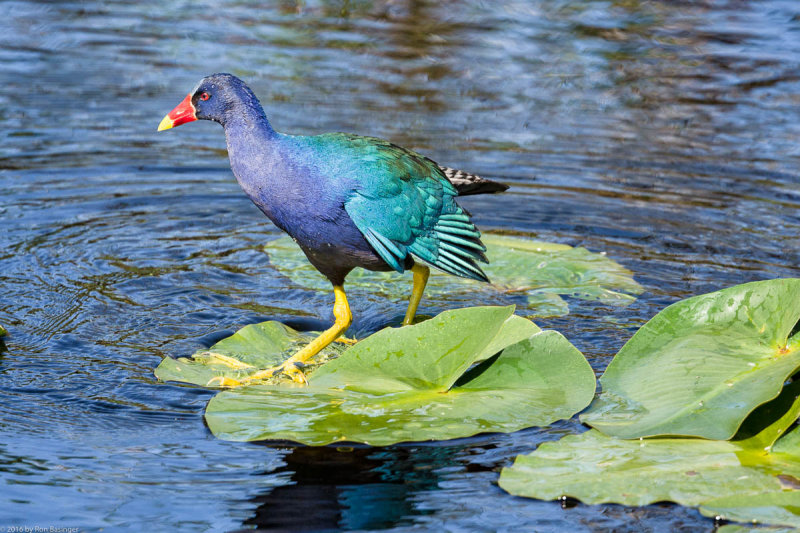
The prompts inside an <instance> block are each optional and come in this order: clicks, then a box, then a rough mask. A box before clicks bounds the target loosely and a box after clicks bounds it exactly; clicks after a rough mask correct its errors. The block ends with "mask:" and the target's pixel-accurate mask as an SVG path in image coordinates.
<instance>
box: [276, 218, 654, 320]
mask: <svg viewBox="0 0 800 533" xmlns="http://www.w3.org/2000/svg"><path fill="white" fill-rule="evenodd" d="M482 240H483V242H484V243H485V244H486V247H487V252H486V253H487V255H488V257H489V259H490V261H491V263H490V264H489V265H486V266H484V267H483V269H484V271H485V272H486V274H487V275H488V276H489V279H491V281H492V285H486V284H481V283H476V282H473V281H470V280H465V279H463V278H458V277H455V276H450V275H447V274H442V273H439V272H438V271H436V270H435V269H433V270H432V274H433V275H432V276H431V278H430V280H429V282H428V287H427V288H426V290H425V296H426V299H429V300H434V301H435V300H437V299H443V302H442V303H443V304H444V303H446V300H445V298H450V299H452V298H453V297H458V296H462V297H465V298H466V297H470V296H471V295H473V294H474V293H475V292H482V293H484V294H485V295H486V297H487V298H488V297H490V296H493V297H494V298H498V297H500V298H502V297H505V296H508V295H523V296H524V297H525V301H526V304H527V308H528V310H529V314H530V315H535V316H560V315H565V314H567V313H568V312H569V307H568V306H567V304H566V302H565V301H564V300H563V299H562V298H561V295H566V296H570V297H574V298H580V299H584V300H600V301H603V302H605V303H609V304H615V305H627V304H628V303H630V302H631V301H633V300H634V296H632V295H636V294H639V293H641V292H642V287H641V285H639V284H638V283H636V281H634V280H633V275H632V274H631V272H630V271H629V270H627V269H626V268H624V267H622V266H621V265H619V264H618V263H616V262H615V261H613V260H611V259H609V258H608V257H606V256H605V255H603V254H598V253H593V252H590V251H588V250H586V249H585V248H573V247H571V246H567V245H565V244H553V243H546V242H538V241H531V240H528V239H524V238H521V237H510V236H502V235H493V234H484V236H483V237H482ZM265 249H266V251H267V253H268V254H269V256H270V262H271V263H272V264H273V265H274V266H275V268H276V269H278V271H279V272H281V273H282V274H284V275H285V276H287V277H289V278H290V279H291V280H292V281H293V282H295V283H297V284H298V285H301V286H303V287H308V288H312V289H316V290H319V291H329V290H330V284H328V283H327V281H326V280H325V279H324V278H323V277H322V276H321V275H320V274H319V273H318V272H317V271H316V269H314V267H313V266H311V264H310V263H309V262H308V260H307V259H306V257H305V256H304V255H303V253H302V251H301V250H300V248H299V247H298V246H297V245H296V244H295V243H294V241H292V239H291V238H289V237H281V238H279V239H276V240H274V241H270V242H269V243H268V244H267V245H266V246H265ZM347 286H348V289H349V290H359V289H363V290H365V291H368V292H370V293H374V292H378V293H381V296H382V297H383V298H387V297H388V298H392V299H396V300H405V299H406V298H407V297H408V294H409V291H410V288H409V285H408V284H407V283H403V280H402V278H400V277H399V276H398V275H397V274H396V273H394V272H369V271H367V270H363V269H356V270H354V271H352V272H351V273H350V275H348V277H347ZM498 291H500V292H499V293H498ZM487 298H484V300H486V299H487Z"/></svg>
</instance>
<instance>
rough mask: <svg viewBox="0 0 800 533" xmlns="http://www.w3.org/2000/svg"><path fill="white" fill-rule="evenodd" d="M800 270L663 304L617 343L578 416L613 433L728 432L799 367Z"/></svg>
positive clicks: (704, 434)
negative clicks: (598, 390) (798, 274)
mask: <svg viewBox="0 0 800 533" xmlns="http://www.w3.org/2000/svg"><path fill="white" fill-rule="evenodd" d="M798 319H800V279H776V280H770V281H759V282H754V283H746V284H743V285H737V286H735V287H731V288H728V289H724V290H721V291H718V292H714V293H711V294H705V295H702V296H697V297H694V298H689V299H687V300H683V301H681V302H678V303H675V304H673V305H670V306H669V307H667V308H666V309H664V310H663V311H661V312H660V313H659V314H658V315H656V316H655V317H654V318H653V319H652V320H650V321H649V322H648V323H647V324H645V325H644V326H643V327H642V328H641V329H640V330H639V331H637V332H636V334H635V335H634V336H633V337H632V338H631V339H630V341H628V343H627V344H625V346H623V347H622V349H621V350H620V351H619V353H618V354H617V355H616V357H615V358H614V360H613V361H612V362H611V363H610V364H609V365H608V368H607V369H606V371H605V373H604V374H603V377H602V378H600V383H601V385H602V390H603V392H602V394H600V396H599V397H598V398H597V399H596V400H595V402H594V403H593V404H592V406H591V408H590V409H589V410H588V411H587V412H586V413H584V414H583V415H582V417H581V420H582V421H583V422H585V423H587V424H589V425H591V426H593V427H594V428H596V429H599V430H600V431H602V432H604V433H606V434H608V435H613V436H616V437H621V438H635V437H648V436H655V435H683V436H697V437H704V438H709V439H729V438H731V437H732V436H733V435H734V434H735V433H736V430H737V429H738V428H739V425H740V424H741V423H742V421H743V420H744V419H745V417H747V415H748V414H749V413H750V412H751V411H753V409H755V408H756V407H757V406H758V405H761V404H762V403H764V402H766V401H768V400H770V399H772V398H774V397H776V396H777V395H778V393H779V392H780V390H781V387H782V386H783V383H784V382H785V381H786V379H787V378H788V377H789V376H791V375H792V374H793V373H794V372H795V371H796V370H797V369H798V367H800V334H798V333H797V331H796V330H795V326H796V324H797V323H798Z"/></svg>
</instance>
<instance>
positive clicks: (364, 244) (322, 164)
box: [158, 74, 508, 386]
mask: <svg viewBox="0 0 800 533" xmlns="http://www.w3.org/2000/svg"><path fill="white" fill-rule="evenodd" d="M194 120H213V121H215V122H219V123H220V124H222V127H223V128H225V138H226V140H227V145H228V156H229V157H230V163H231V169H232V170H233V173H234V175H235V176H236V180H237V181H238V182H239V185H241V187H242V189H244V192H245V193H247V196H249V197H250V199H251V200H252V201H253V202H254V203H255V204H256V205H257V206H258V208H259V209H261V211H263V212H264V214H265V215H267V217H269V219H270V220H272V222H273V223H275V225H276V226H278V227H279V228H280V229H282V230H283V231H285V232H286V233H288V234H289V235H290V236H291V237H292V238H293V239H294V240H295V242H297V244H299V245H300V248H302V250H303V252H305V254H306V257H308V260H309V261H310V262H311V264H312V265H314V267H316V269H317V270H319V271H320V272H321V273H322V274H323V275H324V276H325V277H327V278H328V279H329V280H330V282H331V283H332V284H333V292H334V295H335V303H334V306H333V315H334V317H335V318H336V321H335V323H334V324H333V326H332V327H331V328H329V329H328V330H326V331H325V332H323V333H322V334H321V335H320V336H319V337H317V338H316V339H314V340H313V341H312V342H311V343H309V344H308V345H307V346H306V347H305V348H303V349H302V350H300V351H299V352H298V353H296V354H295V355H294V356H292V357H291V358H289V359H288V360H287V361H285V362H284V363H283V364H282V365H280V366H278V367H275V368H270V369H266V370H263V371H259V372H257V373H256V374H253V375H251V376H250V377H248V378H247V381H248V382H250V381H254V380H258V379H263V378H265V377H269V376H273V375H276V374H278V373H281V372H282V373H285V374H286V375H288V376H290V377H291V378H292V379H294V380H295V381H299V382H302V381H305V376H303V373H302V370H301V369H302V366H303V363H305V362H306V361H308V360H309V359H310V358H312V357H314V355H316V354H317V353H319V351H320V350H322V349H323V348H324V347H325V346H327V345H328V344H330V343H331V342H333V341H334V340H336V339H338V338H339V337H340V335H342V334H343V333H344V332H345V331H346V330H347V328H348V327H349V326H350V323H351V322H352V314H351V312H350V307H349V305H348V304H347V297H346V296H345V292H344V280H345V277H346V276H347V274H348V273H349V272H350V271H351V270H353V269H354V268H355V267H361V268H366V269H368V270H382V271H387V270H395V271H397V272H400V273H402V272H404V271H405V270H411V271H412V272H413V274H414V285H413V289H412V294H411V299H410V303H409V306H408V311H407V312H406V315H405V319H404V320H403V325H408V324H411V323H412V321H413V319H414V314H415V313H416V311H417V306H418V305H419V301H420V298H421V297H422V292H423V291H424V290H425V284H426V283H427V280H428V274H429V272H430V271H429V269H428V266H426V265H432V266H434V267H436V268H438V269H439V270H442V271H444V272H447V273H449V274H453V275H456V276H461V277H465V278H470V279H474V280H478V281H488V279H487V278H486V275H485V274H484V273H483V271H482V270H481V268H480V267H479V266H478V265H477V262H478V261H481V262H484V263H486V262H488V261H487V259H486V256H485V254H484V252H485V250H486V247H485V246H484V245H483V243H481V241H480V232H479V231H478V230H477V228H475V225H474V224H473V223H472V222H471V220H470V216H469V213H467V212H466V211H465V210H464V209H462V208H461V207H460V206H459V205H458V204H457V203H456V200H455V198H456V196H459V195H466V194H481V193H493V192H500V191H504V190H505V189H507V188H508V187H507V186H506V185H503V184H501V183H497V182H494V181H491V180H486V179H483V178H480V177H478V176H475V175H473V174H469V173H466V172H463V171H459V170H455V169H451V168H447V167H442V166H439V165H438V164H436V163H435V162H433V161H431V160H430V159H428V158H427V157H424V156H422V155H420V154H417V153H415V152H412V151H411V150H407V149H405V148H402V147H400V146H397V145H394V144H392V143H390V142H388V141H384V140H382V139H377V138H373V137H361V136H358V135H350V134H347V133H327V134H323V135H312V136H304V135H287V134H283V133H278V132H277V131H275V130H274V129H272V126H271V125H270V123H269V121H268V120H267V117H266V115H265V114H264V110H263V109H262V107H261V104H260V103H259V101H258V98H256V96H255V94H253V91H252V90H251V89H250V88H249V87H248V86H247V85H245V83H244V82H243V81H242V80H240V79H239V78H237V77H235V76H232V75H230V74H214V75H212V76H208V77H206V78H203V79H202V80H201V81H200V83H199V84H198V85H197V87H196V88H195V89H194V90H193V91H192V92H190V93H189V94H188V95H187V96H186V98H185V99H184V100H183V101H182V102H181V103H180V104H179V105H178V106H177V107H176V108H175V109H173V110H172V111H171V112H170V113H169V114H168V115H167V116H166V117H164V119H163V120H162V121H161V124H159V126H158V131H161V130H165V129H169V128H173V127H175V126H178V125H180V124H184V123H186V122H191V121H194ZM220 384H221V385H223V386H236V385H239V384H241V383H240V382H237V381H235V380H231V379H228V378H225V379H221V380H220Z"/></svg>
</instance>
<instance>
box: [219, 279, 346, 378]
mask: <svg viewBox="0 0 800 533" xmlns="http://www.w3.org/2000/svg"><path fill="white" fill-rule="evenodd" d="M333 294H334V295H335V296H336V301H335V302H334V304H333V316H334V317H335V318H336V321H335V322H334V323H333V326H331V327H330V328H328V329H326V330H325V331H323V332H322V334H321V335H320V336H319V337H317V338H316V339H314V340H313V341H311V342H310V343H308V344H307V345H306V347H305V348H303V349H302V350H300V351H299V352H297V353H296V354H294V355H293V356H292V357H290V358H289V359H287V360H286V361H284V362H283V364H281V365H279V366H276V367H273V368H268V369H266V370H259V371H258V372H256V373H254V374H250V375H249V376H247V377H246V378H245V379H243V380H242V381H236V380H233V379H230V378H223V379H222V380H219V381H220V383H219V385H221V386H223V387H235V386H238V385H245V384H247V383H250V382H253V381H258V380H261V379H266V378H270V377H272V376H275V375H277V374H281V373H283V374H286V375H287V376H289V377H291V378H292V379H293V380H294V381H296V382H298V383H307V381H306V377H305V375H303V372H302V371H301V370H300V368H299V367H298V366H299V365H298V363H299V364H302V363H305V362H306V361H308V360H309V359H311V358H312V357H314V356H315V355H317V354H318V353H319V352H320V351H322V349H323V348H325V347H326V346H327V345H329V344H330V343H332V342H333V341H334V340H336V339H337V338H338V337H339V336H340V335H341V334H342V333H344V332H345V331H347V328H349V327H350V324H351V323H352V322H353V314H352V313H351V312H350V305H348V303H347V296H346V295H345V293H344V287H342V286H341V285H334V286H333ZM212 381H213V380H212ZM209 384H211V383H209Z"/></svg>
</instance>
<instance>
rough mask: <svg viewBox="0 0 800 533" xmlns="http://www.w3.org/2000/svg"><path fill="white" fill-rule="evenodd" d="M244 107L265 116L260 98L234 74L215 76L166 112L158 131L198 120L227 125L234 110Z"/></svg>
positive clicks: (208, 77)
mask: <svg viewBox="0 0 800 533" xmlns="http://www.w3.org/2000/svg"><path fill="white" fill-rule="evenodd" d="M243 106H244V107H250V108H253V109H255V110H257V112H258V113H259V114H261V115H263V111H262V110H261V105H260V104H259V103H258V99H257V98H256V96H255V94H253V91H251V90H250V88H249V87H248V86H247V85H246V84H245V83H244V82H243V81H242V80H240V79H239V78H237V77H236V76H234V75H232V74H212V75H211V76H206V77H205V78H203V79H202V80H200V83H198V84H197V87H195V89H194V90H193V91H192V92H190V93H189V94H187V95H186V98H184V99H183V101H182V102H181V103H180V104H178V105H177V107H175V109H173V110H172V111H170V112H169V113H167V116H165V117H164V118H163V119H162V120H161V123H160V124H159V125H158V131H162V130H168V129H170V128H174V127H175V126H180V125H181V124H186V123H187V122H193V121H195V120H213V121H214V122H219V123H220V124H222V125H223V126H224V125H225V124H226V122H227V120H228V118H229V117H230V116H232V114H233V113H234V111H240V110H241V108H242V107H243Z"/></svg>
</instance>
